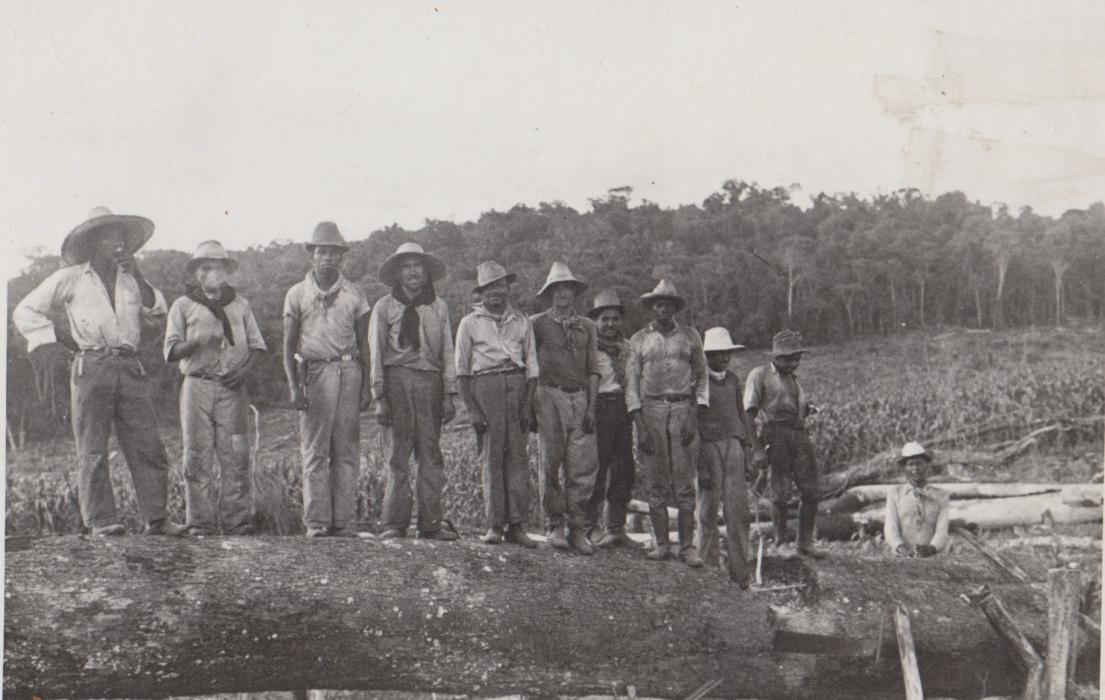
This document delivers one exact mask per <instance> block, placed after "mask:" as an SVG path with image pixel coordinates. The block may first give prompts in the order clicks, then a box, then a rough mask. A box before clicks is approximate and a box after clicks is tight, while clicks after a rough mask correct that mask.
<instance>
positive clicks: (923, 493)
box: [883, 442, 949, 557]
mask: <svg viewBox="0 0 1105 700" xmlns="http://www.w3.org/2000/svg"><path fill="white" fill-rule="evenodd" d="M898 464H900V465H902V467H903V469H904V470H905V477H906V483H904V484H899V485H897V486H895V487H894V488H893V489H891V491H890V493H889V494H887V497H886V519H885V521H884V522H883V536H884V537H885V538H886V547H887V549H888V550H889V551H890V552H891V553H893V554H895V555H897V556H900V557H931V556H932V555H934V554H936V553H938V552H941V551H943V550H944V549H945V548H946V547H947V546H948V501H949V496H948V493H947V492H946V491H944V490H942V489H938V488H936V487H935V486H928V485H927V482H928V475H929V469H930V467H931V464H932V456H931V455H930V454H929V453H928V452H926V451H925V448H924V446H922V445H921V443H919V442H907V443H906V444H905V446H904V447H902V454H901V456H900V457H899V458H898Z"/></svg>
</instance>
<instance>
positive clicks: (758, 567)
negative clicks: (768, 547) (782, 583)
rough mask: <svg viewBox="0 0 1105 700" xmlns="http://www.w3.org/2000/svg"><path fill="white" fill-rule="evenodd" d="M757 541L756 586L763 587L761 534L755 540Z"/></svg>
mask: <svg viewBox="0 0 1105 700" xmlns="http://www.w3.org/2000/svg"><path fill="white" fill-rule="evenodd" d="M756 539H757V540H759V544H758V545H756V585H757V586H762V585H764V536H763V534H761V535H760V536H759V537H757V538H756Z"/></svg>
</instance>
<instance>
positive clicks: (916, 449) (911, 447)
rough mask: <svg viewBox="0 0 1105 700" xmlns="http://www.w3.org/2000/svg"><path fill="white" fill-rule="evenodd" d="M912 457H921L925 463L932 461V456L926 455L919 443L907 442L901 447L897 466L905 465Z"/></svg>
mask: <svg viewBox="0 0 1105 700" xmlns="http://www.w3.org/2000/svg"><path fill="white" fill-rule="evenodd" d="M913 457H921V458H923V459H924V460H925V461H926V462H931V461H932V455H930V454H929V453H928V450H926V449H925V446H924V445H922V444H921V443H919V442H907V443H906V444H904V445H902V453H901V455H899V456H898V464H905V463H906V461H907V460H909V459H911V458H913Z"/></svg>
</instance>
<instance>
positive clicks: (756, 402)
mask: <svg viewBox="0 0 1105 700" xmlns="http://www.w3.org/2000/svg"><path fill="white" fill-rule="evenodd" d="M761 384H763V372H762V371H761V368H760V367H756V368H755V369H753V370H752V371H751V372H749V373H748V379H746V380H745V382H744V410H746V411H747V410H748V409H750V408H755V409H756V410H759V408H760V400H761V398H762V396H761V393H760V385H761Z"/></svg>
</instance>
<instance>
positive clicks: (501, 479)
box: [472, 372, 529, 527]
mask: <svg viewBox="0 0 1105 700" xmlns="http://www.w3.org/2000/svg"><path fill="white" fill-rule="evenodd" d="M472 393H473V395H475V397H476V401H478V402H479V404H480V408H482V409H483V414H484V417H485V418H486V419H487V432H486V433H485V434H484V436H483V452H482V453H481V454H480V461H481V462H482V464H483V504H484V512H485V513H486V516H487V526H488V527H503V526H504V525H517V524H519V523H521V522H523V521H524V520H525V519H526V515H527V514H528V513H529V458H528V457H527V455H526V438H527V436H526V432H525V430H524V429H523V428H522V415H523V414H522V406H523V405H524V404H525V402H526V377H525V375H523V374H522V373H520V372H519V373H517V374H513V373H512V374H485V375H480V376H477V377H476V378H474V379H473V380H472Z"/></svg>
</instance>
